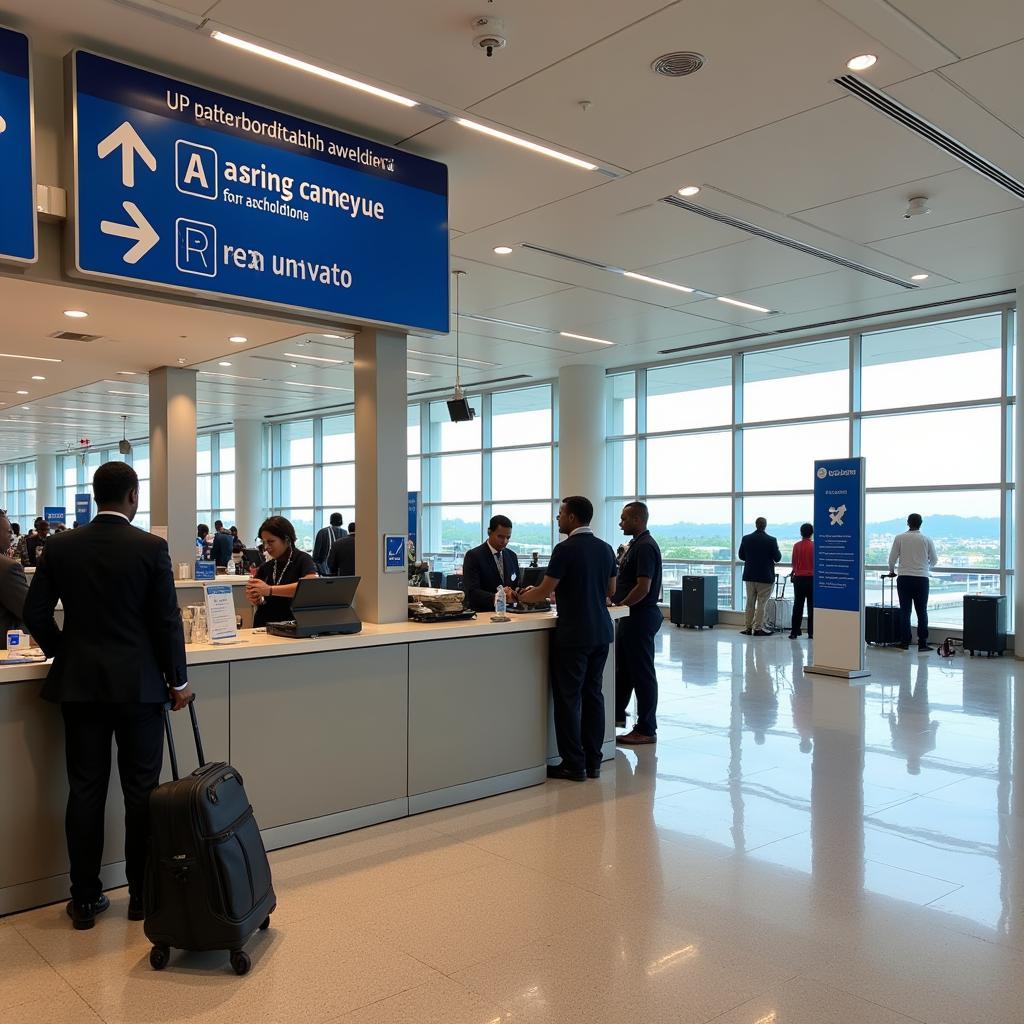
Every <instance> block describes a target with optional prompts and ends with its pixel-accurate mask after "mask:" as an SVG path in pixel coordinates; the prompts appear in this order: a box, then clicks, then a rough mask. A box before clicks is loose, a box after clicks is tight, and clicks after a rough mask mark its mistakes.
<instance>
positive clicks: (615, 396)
mask: <svg viewBox="0 0 1024 1024" xmlns="http://www.w3.org/2000/svg"><path fill="white" fill-rule="evenodd" d="M606 387H607V391H606V394H607V397H608V406H607V409H606V413H605V416H606V419H605V429H606V431H607V433H608V436H609V437H616V436H618V435H619V434H632V433H633V432H634V431H635V430H636V374H635V373H616V374H615V375H614V376H612V377H609V378H608V380H607V385H606Z"/></svg>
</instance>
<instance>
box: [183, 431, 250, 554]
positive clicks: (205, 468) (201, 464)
mask: <svg viewBox="0 0 1024 1024" xmlns="http://www.w3.org/2000/svg"><path fill="white" fill-rule="evenodd" d="M218 519H220V520H221V521H222V522H223V523H224V525H225V526H232V525H233V524H234V521H235V432H234V431H233V430H218V431H213V432H211V433H208V434H200V435H199V436H198V437H197V438H196V523H197V524H199V523H206V525H207V526H209V527H210V529H211V530H212V529H213V524H214V523H215V522H216V521H217V520H218ZM242 540H243V541H249V540H251V538H248V537H243V538H242Z"/></svg>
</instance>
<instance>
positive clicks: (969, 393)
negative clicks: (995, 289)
mask: <svg viewBox="0 0 1024 1024" xmlns="http://www.w3.org/2000/svg"><path fill="white" fill-rule="evenodd" d="M1001 332H1002V324H1001V316H1000V314H999V313H989V314H986V315H985V316H976V317H969V318H967V319H964V320H945V321H942V322H941V323H934V324H922V325H921V326H919V327H904V328H900V329H897V330H892V331H878V332H876V333H872V334H865V335H864V339H863V343H862V344H863V348H862V355H861V362H862V364H863V371H862V376H861V408H862V409H891V408H896V407H898V406H904V405H937V404H939V403H940V402H966V401H970V400H972V399H978V398H998V397H999V392H1000V389H1001V387H1002V373H1001V369H1000V365H999V360H1000V338H1001Z"/></svg>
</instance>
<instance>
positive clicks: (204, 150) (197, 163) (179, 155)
mask: <svg viewBox="0 0 1024 1024" xmlns="http://www.w3.org/2000/svg"><path fill="white" fill-rule="evenodd" d="M174 185H175V187H176V188H177V190H178V191H179V192H182V193H184V194H185V195H187V196H198V197H199V198H200V199H216V198H217V194H218V183H217V151H216V150H215V149H211V148H210V147H209V146H200V145H199V144H198V143H195V142H186V141H185V140H184V139H178V140H177V142H175V143H174Z"/></svg>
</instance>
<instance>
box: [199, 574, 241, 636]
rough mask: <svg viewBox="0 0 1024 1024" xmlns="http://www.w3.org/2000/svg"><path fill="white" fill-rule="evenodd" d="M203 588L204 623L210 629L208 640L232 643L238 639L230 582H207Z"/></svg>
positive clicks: (232, 590) (232, 591) (232, 589)
mask: <svg viewBox="0 0 1024 1024" xmlns="http://www.w3.org/2000/svg"><path fill="white" fill-rule="evenodd" d="M205 589H206V624H207V628H208V629H209V631H210V642H211V643H215V644H218V643H219V644H223V643H234V642H235V641H237V640H238V624H237V619H236V618H235V596H234V588H233V587H232V586H231V584H230V583H208V584H207V585H206V588H205Z"/></svg>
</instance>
